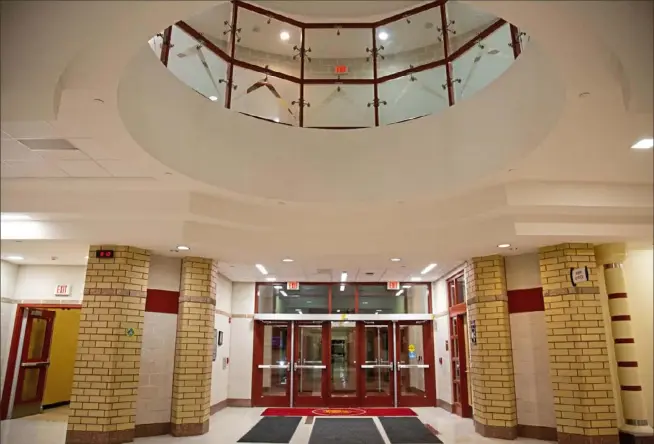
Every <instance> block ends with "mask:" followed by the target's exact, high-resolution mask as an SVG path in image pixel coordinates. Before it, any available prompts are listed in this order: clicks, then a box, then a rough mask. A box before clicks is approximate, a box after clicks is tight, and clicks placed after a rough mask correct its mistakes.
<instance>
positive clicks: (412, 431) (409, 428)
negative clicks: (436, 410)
mask: <svg viewBox="0 0 654 444" xmlns="http://www.w3.org/2000/svg"><path fill="white" fill-rule="evenodd" d="M379 421H380V422H381V424H382V426H383V427H384V431H385V432H386V436H388V440H389V441H390V442H391V444H423V443H424V444H431V443H442V442H443V441H441V440H440V439H438V438H437V437H436V436H435V435H434V434H433V433H432V431H431V430H429V429H428V428H427V427H426V426H425V425H424V424H423V423H422V421H420V420H419V419H418V418H392V417H389V416H385V417H380V418H379Z"/></svg>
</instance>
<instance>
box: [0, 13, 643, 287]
mask: <svg viewBox="0 0 654 444" xmlns="http://www.w3.org/2000/svg"><path fill="white" fill-rule="evenodd" d="M325 3H327V2H325ZM332 3H333V2H332ZM617 3H619V4H620V5H627V7H624V6H619V5H615V4H612V3H611V2H599V3H597V2H594V3H588V2H477V3H475V7H478V8H479V9H482V8H483V10H485V11H486V12H487V13H489V14H493V15H497V16H500V17H504V18H506V19H507V20H509V21H510V22H512V23H515V24H516V25H518V26H520V27H521V28H524V29H528V30H529V31H530V34H531V36H532V40H531V42H530V44H529V46H528V47H527V49H526V50H525V52H524V54H523V55H522V56H521V57H520V59H519V60H517V61H516V62H515V63H514V64H513V65H512V67H511V68H510V69H509V70H508V71H507V72H506V73H505V74H504V75H503V76H501V77H500V78H499V79H498V80H497V81H495V82H493V83H492V84H491V85H489V86H488V87H487V88H486V89H485V90H484V91H481V92H480V93H478V94H476V95H475V96H474V97H471V98H470V99H468V100H467V101H466V102H463V103H461V104H457V105H456V106H455V107H453V108H451V109H449V110H446V111H444V112H442V113H440V114H439V115H434V116H430V117H425V118H423V119H419V120H416V121H413V122H410V123H406V124H402V125H394V126H389V127H380V128H374V129H368V130H362V131H344V132H337V131H331V132H322V131H317V130H303V129H298V128H284V127H280V125H270V124H267V123H266V122H260V121H258V120H255V119H251V118H248V117H244V116H240V115H237V114H236V113H234V112H232V111H229V110H224V109H221V108H219V107H215V106H212V104H211V103H210V102H208V101H207V100H205V99H204V98H202V97H199V96H198V95H197V94H196V93H194V92H193V91H191V90H190V89H189V88H188V87H187V86H186V85H183V84H182V83H181V82H180V81H179V80H178V79H177V78H175V77H174V76H172V75H171V74H170V73H169V72H168V71H167V70H166V69H165V68H164V67H163V66H161V64H160V63H159V61H158V60H156V57H155V56H154V55H153V54H152V51H151V50H150V49H149V47H148V46H147V44H146V42H147V41H148V39H149V38H150V37H151V36H152V35H154V34H155V33H156V32H158V30H161V29H163V28H165V27H166V26H168V25H169V24H170V23H174V22H176V21H177V20H179V19H180V18H184V17H190V16H193V15H194V14H197V13H198V12H200V11H202V10H204V9H206V8H207V7H212V6H215V5H217V4H218V3H217V2H214V3H204V2H176V1H171V2H166V1H161V2H158V1H153V2H46V1H43V2H13V3H10V4H8V6H7V5H3V14H2V17H1V19H2V26H1V30H2V39H0V45H2V62H3V63H2V64H1V66H0V69H1V75H2V80H3V81H2V85H1V88H2V91H1V92H2V94H1V103H2V121H1V122H0V126H1V129H2V131H3V132H4V133H6V134H3V136H2V138H3V140H2V184H1V185H2V186H1V192H2V199H1V201H0V204H1V210H2V212H15V213H26V214H29V215H31V216H33V217H34V218H35V220H34V221H32V222H22V223H3V224H2V241H3V242H2V253H3V254H5V252H6V251H7V252H9V251H16V250H15V248H18V247H17V245H20V246H25V247H26V248H27V247H28V246H29V248H32V244H31V241H40V242H44V241H48V242H55V241H56V242H57V243H56V244H50V245H49V244H47V243H46V244H43V248H40V247H33V248H34V250H31V252H30V250H25V252H24V253H20V251H17V253H16V254H24V255H26V256H28V255H30V256H31V255H32V254H34V256H39V257H41V259H39V260H47V259H48V258H49V257H51V256H53V255H54V256H59V257H61V258H63V257H65V254H64V253H62V252H59V253H57V251H67V248H65V247H63V245H64V244H63V243H62V244H59V242H64V243H70V244H71V245H73V244H74V245H78V247H80V248H81V245H87V244H89V243H123V244H131V245H138V246H141V247H144V248H149V249H152V250H153V251H154V252H155V253H164V254H168V253H169V250H170V249H171V248H173V247H174V246H175V245H177V244H188V245H190V246H191V247H192V252H193V254H197V255H201V256H206V257H212V258H215V259H217V260H219V261H220V262H221V270H222V271H223V272H224V273H225V274H226V275H227V276H228V277H231V278H233V279H235V280H261V275H260V274H259V273H258V272H257V271H256V269H255V268H254V264H255V263H263V264H264V265H266V266H267V267H268V268H269V269H270V271H271V273H274V274H275V277H278V278H280V279H281V280H294V279H297V280H312V279H313V278H312V276H313V275H315V274H316V271H317V270H318V269H330V270H332V271H331V272H330V273H325V276H326V275H327V274H329V275H331V276H332V280H338V279H337V278H335V277H334V276H335V275H338V277H340V272H341V271H342V270H348V272H350V273H351V274H352V276H357V277H356V279H360V278H359V277H358V276H360V275H361V273H362V272H363V273H365V272H366V271H373V272H375V273H376V275H374V276H373V279H372V280H375V279H379V280H380V281H383V280H385V279H388V278H387V276H397V279H401V280H403V279H406V277H403V276H410V275H412V274H414V273H416V272H419V271H420V270H421V269H422V268H423V267H424V266H425V265H426V264H428V263H430V262H437V263H438V264H440V266H441V267H442V268H441V269H440V270H439V271H438V272H443V271H445V270H446V269H449V268H451V267H452V266H454V265H456V264H458V263H460V262H461V261H462V260H465V259H466V258H469V257H470V256H474V255H484V254H492V253H497V252H503V251H500V250H498V249H497V247H496V246H497V244H499V243H504V242H509V243H511V244H512V245H513V246H514V247H517V252H528V251H533V250H534V249H535V248H537V247H538V246H542V245H548V244H550V243H556V242H561V241H571V240H579V241H589V242H604V241H608V240H633V241H646V242H649V244H651V238H652V219H653V215H652V201H653V197H654V196H652V183H653V171H652V163H653V160H654V159H653V157H652V152H651V151H640V152H636V151H633V150H630V149H629V146H630V145H631V144H632V143H633V142H634V141H635V140H636V139H638V138H640V137H642V136H646V135H649V136H651V134H652V132H653V131H654V129H653V125H652V122H653V121H654V118H653V117H654V116H653V115H652V103H654V100H652V97H651V95H650V96H647V94H650V93H651V83H652V76H651V72H650V73H648V71H647V70H648V69H650V68H651V67H650V65H651V63H644V62H643V60H645V61H651V57H652V51H651V47H650V46H647V45H649V43H647V44H645V43H642V42H645V40H646V39H644V38H643V36H642V35H641V34H640V31H641V28H640V27H635V28H634V27H633V26H632V21H633V20H634V19H637V18H638V17H639V16H645V13H644V12H643V11H640V9H639V8H644V7H646V8H649V6H647V5H645V6H642V5H643V4H644V3H646V2H637V1H635V2H629V1H625V2H617ZM638 11H640V13H639V12H638ZM645 12H646V11H645ZM634 14H635V16H634ZM650 16H651V15H650ZM607 17H610V18H611V23H612V24H613V25H612V26H614V28H615V30H616V32H615V36H617V37H616V38H615V39H613V40H612V41H611V45H610V46H608V45H606V44H605V42H604V40H603V39H602V38H599V37H598V36H602V35H603V33H604V32H605V23H606V21H605V20H606V19H607ZM551 23H557V28H556V29H555V28H552V26H551ZM19 24H20V26H19ZM64 30H65V32H63V31H64ZM643 30H644V31H646V29H644V28H643ZM89 35H93V36H94V38H93V41H92V42H89V39H88V36H89ZM43 47H48V48H51V51H48V52H47V53H45V54H44V53H43V51H41V50H38V48H43ZM563 47H565V48H566V50H565V51H561V48H563ZM635 61H640V62H639V63H635ZM644 80H647V81H648V82H645V81H644ZM645 83H649V84H645ZM581 92H590V96H589V97H587V98H584V99H580V98H579V94H580V93H581ZM643 95H644V96H645V98H641V96H643ZM636 98H637V99H636ZM96 99H101V100H102V101H103V102H104V103H100V102H98V101H97V100H96ZM51 137H63V138H66V139H67V140H70V141H71V142H72V143H73V144H74V145H75V146H77V147H78V148H79V150H80V151H79V152H78V153H75V154H72V153H70V152H67V153H66V154H63V153H54V154H53V153H48V154H45V155H44V154H42V153H38V152H37V153H35V152H31V151H29V150H26V148H25V147H24V146H22V145H21V144H20V143H18V142H16V139H21V138H51ZM80 141H83V142H80ZM69 156H74V157H75V158H73V159H71V158H69ZM62 157H63V158H62ZM76 162H85V163H82V164H78V163H76ZM93 165H95V166H93ZM166 173H169V174H166ZM85 175H90V176H91V177H84V176H85ZM12 240H23V242H22V243H19V244H11V243H6V242H8V241H12ZM28 241H30V242H28ZM35 245H36V244H35ZM71 248H72V247H71ZM37 251H38V253H37ZM7 254H8V253H7ZM71 254H73V255H76V256H77V255H78V253H76V252H74V249H71ZM286 256H290V257H292V258H293V259H295V262H294V263H292V264H290V266H288V267H287V265H289V264H284V263H282V262H281V259H282V258H283V257H286ZM394 256H398V257H401V258H402V259H403V261H402V262H401V263H400V264H392V263H390V262H389V259H390V258H391V257H394ZM26 260H27V258H26ZM35 260H37V259H35ZM62 260H63V259H62ZM230 265H234V267H231V266H230ZM402 265H405V266H406V269H402V268H401V266H402ZM397 267H400V268H397ZM230 270H231V271H230ZM434 276H435V275H434ZM362 280H370V279H367V278H366V279H362Z"/></svg>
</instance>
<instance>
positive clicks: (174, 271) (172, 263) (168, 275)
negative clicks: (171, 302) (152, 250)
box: [148, 255, 182, 291]
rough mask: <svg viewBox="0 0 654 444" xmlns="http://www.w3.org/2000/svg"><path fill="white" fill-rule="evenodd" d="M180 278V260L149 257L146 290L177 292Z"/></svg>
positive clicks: (155, 256)
mask: <svg viewBox="0 0 654 444" xmlns="http://www.w3.org/2000/svg"><path fill="white" fill-rule="evenodd" d="M181 278H182V259H181V258H177V257H166V256H157V255H153V256H151V257H150V272H149V275H148V288H152V289H156V290H168V291H179V289H180V281H181Z"/></svg>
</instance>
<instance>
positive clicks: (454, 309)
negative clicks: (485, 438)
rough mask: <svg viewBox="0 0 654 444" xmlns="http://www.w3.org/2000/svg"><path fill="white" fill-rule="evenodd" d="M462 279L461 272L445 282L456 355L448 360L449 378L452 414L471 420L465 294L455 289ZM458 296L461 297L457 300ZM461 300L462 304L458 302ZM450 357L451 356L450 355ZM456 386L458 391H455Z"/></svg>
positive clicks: (450, 331) (451, 336)
mask: <svg viewBox="0 0 654 444" xmlns="http://www.w3.org/2000/svg"><path fill="white" fill-rule="evenodd" d="M462 277H463V271H461V272H460V273H457V274H456V275H454V276H452V277H451V278H449V279H448V280H447V294H448V305H449V310H448V311H449V314H448V318H447V320H448V323H447V328H448V331H449V337H450V346H451V347H452V348H454V341H453V339H454V338H456V339H457V341H456V342H457V347H458V348H457V355H458V358H457V360H458V361H455V359H454V358H452V359H450V365H451V369H450V370H451V376H452V413H454V414H456V415H459V416H461V417H463V418H472V407H471V406H470V400H469V399H468V370H467V368H468V356H467V354H466V344H465V341H466V335H465V332H464V329H465V322H464V319H465V315H466V312H467V305H466V302H465V294H463V295H459V294H458V291H457V287H456V280H457V279H459V278H462ZM459 296H462V297H461V298H459ZM459 300H462V301H463V302H460V303H459V302H458V301H459ZM453 319H456V326H457V327H456V328H457V331H455V332H453V331H452V325H453ZM451 356H452V354H451ZM456 362H458V363H459V379H458V380H457V379H456V371H455V366H456ZM457 386H458V390H457ZM455 392H456V393H457V394H458V399H459V401H458V402H455V401H454V399H455V398H454V393H455Z"/></svg>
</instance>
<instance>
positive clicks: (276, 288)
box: [273, 285, 284, 290]
mask: <svg viewBox="0 0 654 444" xmlns="http://www.w3.org/2000/svg"><path fill="white" fill-rule="evenodd" d="M273 288H274V289H275V290H281V289H282V288H284V287H282V286H281V285H273Z"/></svg>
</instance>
